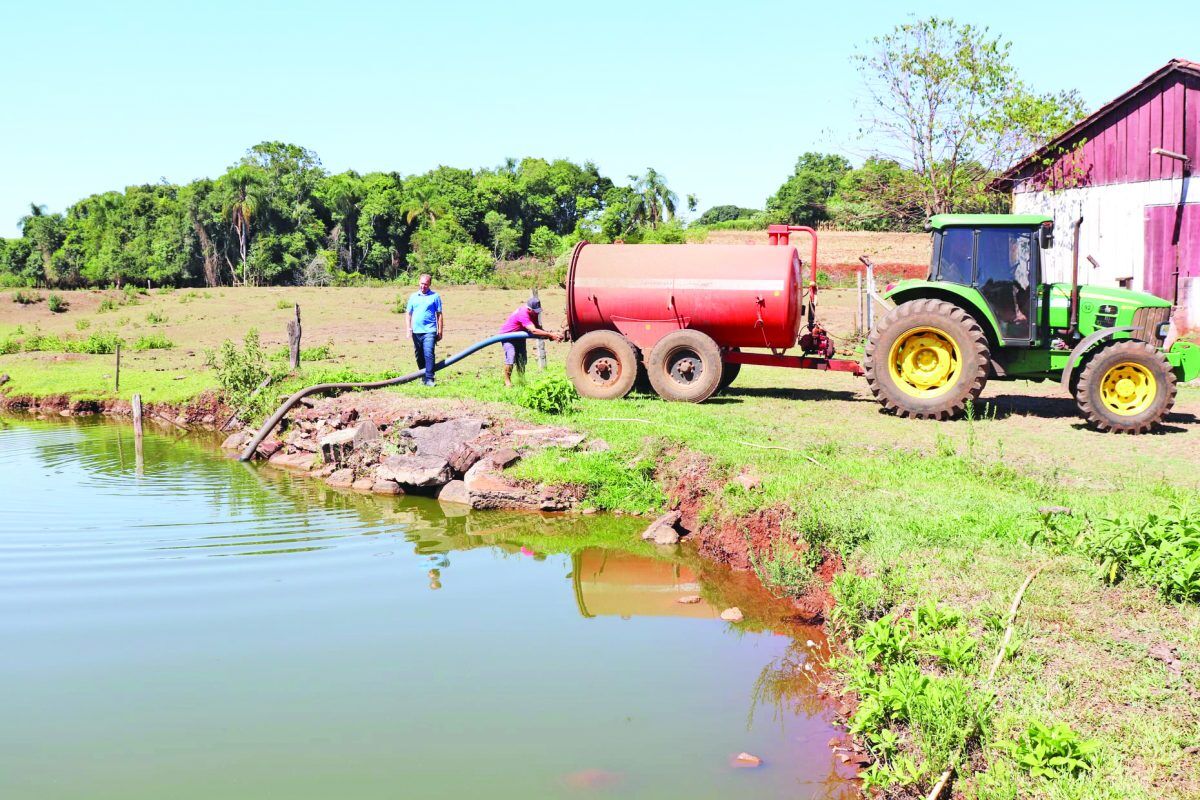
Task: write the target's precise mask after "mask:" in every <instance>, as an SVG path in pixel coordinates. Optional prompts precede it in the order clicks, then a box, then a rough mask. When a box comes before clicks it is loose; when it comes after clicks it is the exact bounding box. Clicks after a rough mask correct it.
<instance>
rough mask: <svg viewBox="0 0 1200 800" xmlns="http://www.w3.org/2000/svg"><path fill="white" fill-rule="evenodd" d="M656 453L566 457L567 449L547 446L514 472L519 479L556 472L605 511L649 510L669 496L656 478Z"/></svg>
mask: <svg viewBox="0 0 1200 800" xmlns="http://www.w3.org/2000/svg"><path fill="white" fill-rule="evenodd" d="M657 467H658V459H657V458H656V457H655V456H645V457H641V458H638V459H636V460H634V461H627V460H626V458H623V457H621V456H618V455H617V454H616V453H614V452H612V451H606V452H599V453H587V452H584V453H578V454H573V455H572V457H571V458H564V457H563V451H562V450H560V449H557V448H547V449H546V450H543V451H541V452H539V453H535V454H534V455H532V456H530V457H529V458H526V459H522V460H521V461H520V462H518V464H517V465H516V467H514V468H513V469H512V470H510V471H511V473H512V474H513V477H516V478H519V479H520V478H540V476H541V475H544V474H546V473H548V472H554V473H555V476H556V480H557V481H558V482H560V483H563V484H568V485H576V486H582V487H583V488H584V490H585V498H586V501H587V503H588V504H589V505H592V506H594V507H596V508H598V509H601V510H610V511H632V512H637V513H645V512H649V511H654V510H656V509H658V508H661V507H662V505H663V503H664V502H666V496H665V495H664V494H663V491H662V489H661V488H660V487H659V485H658V483H657V482H656V481H655V480H654V475H655V471H656V469H657Z"/></svg>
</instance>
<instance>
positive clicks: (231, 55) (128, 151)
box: [0, 0, 1200, 236]
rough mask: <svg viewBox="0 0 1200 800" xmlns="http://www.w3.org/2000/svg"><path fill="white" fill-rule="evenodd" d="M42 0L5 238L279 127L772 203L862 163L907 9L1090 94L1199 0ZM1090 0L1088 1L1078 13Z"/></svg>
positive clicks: (713, 200) (1170, 53) (285, 136)
mask: <svg viewBox="0 0 1200 800" xmlns="http://www.w3.org/2000/svg"><path fill="white" fill-rule="evenodd" d="M1130 8H1131V6H1130V5H1129V4H1128V3H1121V4H1118V3H1115V2H1106V1H1105V0H1098V2H1091V3H1088V4H1086V5H1081V4H1076V3H1046V2H1040V3H1032V2H1031V3H1024V2H1010V3H1006V4H995V5H989V6H987V7H983V6H981V5H975V4H966V3H961V2H960V3H948V2H934V3H911V4H906V5H901V4H897V3H887V2H875V0H865V1H864V0H853V1H851V2H838V3H826V2H822V3H802V2H792V3H782V2H742V3H731V2H725V3H709V2H704V1H703V0H700V1H699V2H691V3H681V2H625V1H624V0H613V1H610V2H605V3H588V4H582V3H568V2H557V3H550V2H513V3H510V4H502V3H464V2H439V3H422V4H413V5H412V6H409V5H408V4H404V3H385V2H380V3H373V2H353V0H343V1H342V2H340V3H328V2H325V3H307V2H295V3H278V2H270V3H267V2H262V3H252V2H248V0H243V1H242V2H223V1H220V0H210V2H198V3H183V2H179V3H167V2H157V3H133V2H126V3H122V2H111V3H97V2H88V3H76V2H50V1H49V0H47V2H43V3H38V4H34V3H22V4H19V5H9V6H7V8H6V9H5V10H4V13H3V19H4V28H5V35H4V37H3V46H0V75H3V77H4V84H5V85H4V113H3V115H0V236H12V235H15V234H16V233H17V220H18V219H19V218H20V217H21V216H22V215H23V214H24V213H26V211H27V209H28V204H29V202H30V201H36V202H38V203H44V204H46V205H47V206H49V208H50V209H51V210H55V211H60V210H64V209H65V208H66V206H68V205H69V204H71V203H72V202H74V201H75V200H77V199H79V198H81V197H84V196H86V195H88V194H91V193H94V192H101V191H106V190H109V189H121V188H123V187H125V186H126V185H130V184H136V183H149V182H155V181H158V180H160V179H162V178H165V179H167V180H169V181H174V182H186V181H189V180H192V179H194V178H197V177H201V176H205V175H207V176H216V175H218V174H220V173H221V172H222V171H223V170H224V169H225V168H226V167H227V166H229V165H230V164H231V163H233V162H234V161H236V160H237V159H238V158H239V157H240V156H241V155H242V154H243V152H244V151H245V149H246V148H247V147H249V146H250V145H252V144H255V143H256V142H259V141H262V140H266V139H281V140H284V141H289V142H295V143H297V144H301V145H304V146H305V147H308V148H310V149H313V150H315V151H316V152H317V153H318V154H319V155H320V157H321V159H322V161H323V163H324V164H325V166H326V167H327V168H329V169H330V170H332V171H340V170H344V169H350V168H353V169H356V170H359V171H360V172H366V171H370V170H397V171H399V172H402V173H404V174H409V173H413V172H422V171H424V170H426V169H429V168H430V167H434V166H436V165H438V164H450V165H454V166H463V167H468V166H469V167H478V166H494V165H496V164H498V163H500V162H501V161H503V159H504V158H505V157H507V156H514V157H520V156H524V155H538V156H543V157H546V158H554V157H566V158H571V159H574V160H580V161H582V160H585V159H590V160H592V161H595V162H596V163H597V164H598V165H599V167H600V169H601V171H602V172H603V173H605V174H607V175H609V176H611V177H613V178H615V179H624V177H625V176H626V175H628V174H629V173H632V172H640V171H642V170H644V169H645V167H647V166H653V167H655V168H656V169H658V170H659V171H660V172H662V173H664V174H665V175H666V176H667V179H668V180H669V182H670V184H671V186H672V187H673V188H674V189H675V190H676V191H677V192H678V193H679V194H680V195H681V196H682V195H684V194H687V193H695V194H696V195H698V197H699V199H700V207H701V209H703V208H707V207H708V206H710V205H715V204H719V203H736V204H739V205H746V206H761V204H762V203H763V200H764V198H765V197H766V196H767V195H769V194H771V193H772V192H773V191H774V190H775V189H776V188H777V187H778V185H779V184H780V183H781V182H782V181H783V179H784V178H785V177H786V175H787V174H789V173H790V171H791V168H792V165H793V164H794V162H795V160H796V157H797V156H798V155H799V154H800V153H802V152H804V151H806V150H824V151H831V152H841V153H844V154H845V155H847V156H849V157H851V158H852V160H859V159H860V158H861V156H862V155H864V154H865V153H866V152H868V151H869V150H870V143H869V141H868V142H864V141H861V140H860V139H859V138H858V129H859V118H860V116H861V115H862V108H861V103H862V99H863V92H862V88H861V79H860V77H859V75H858V73H857V72H856V71H855V69H854V66H853V64H852V62H851V57H852V55H853V53H854V52H855V51H856V49H860V50H861V48H863V47H865V46H866V45H867V43H868V41H869V39H870V37H871V36H874V35H877V34H881V33H884V32H886V31H887V30H889V29H890V28H891V27H892V26H893V25H895V24H897V23H900V22H903V21H904V20H905V19H906V18H907V17H908V15H909V14H917V15H921V16H924V15H927V14H931V13H937V14H942V15H950V16H955V17H956V18H957V19H959V20H960V21H968V22H972V23H975V24H979V25H987V26H989V27H990V28H991V29H992V31H993V32H996V33H1000V34H1003V35H1004V36H1005V37H1007V38H1008V39H1010V40H1011V41H1012V42H1013V54H1012V55H1013V62H1014V64H1015V66H1016V67H1017V69H1018V70H1019V72H1020V74H1021V76H1022V77H1023V78H1024V79H1025V80H1026V81H1028V82H1029V83H1031V84H1032V85H1033V86H1034V87H1035V88H1036V89H1039V90H1047V91H1048V90H1057V89H1064V88H1075V89H1078V90H1079V91H1080V92H1081V93H1082V94H1083V96H1084V98H1085V99H1086V101H1087V102H1088V104H1089V106H1090V107H1092V108H1095V107H1096V106H1098V105H1100V104H1102V103H1104V102H1106V101H1108V100H1110V99H1111V98H1112V97H1114V96H1116V95H1117V94H1119V93H1121V92H1123V91H1124V90H1125V89H1127V88H1129V87H1130V86H1132V85H1133V84H1134V83H1136V82H1137V81H1139V80H1141V78H1143V77H1144V76H1145V75H1146V74H1148V73H1149V72H1151V71H1153V70H1154V69H1155V68H1157V67H1159V66H1161V65H1162V64H1164V63H1166V61H1167V60H1168V59H1170V58H1173V57H1184V58H1191V59H1193V60H1200V42H1198V41H1197V39H1196V34H1195V31H1196V30H1197V23H1200V4H1196V3H1194V2H1193V3H1184V2H1181V3H1175V4H1172V3H1158V4H1155V5H1154V6H1153V7H1151V6H1145V7H1144V11H1145V13H1130ZM1081 9H1086V10H1081Z"/></svg>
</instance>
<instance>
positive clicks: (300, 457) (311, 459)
mask: <svg viewBox="0 0 1200 800" xmlns="http://www.w3.org/2000/svg"><path fill="white" fill-rule="evenodd" d="M316 461H317V456H316V454H315V453H285V452H283V451H280V452H278V453H276V454H275V455H273V456H271V457H270V458H269V459H268V460H267V463H268V464H271V465H272V466H275V467H282V468H284V469H294V470H303V471H305V472H307V471H308V470H310V469H312V466H313V464H315V463H316Z"/></svg>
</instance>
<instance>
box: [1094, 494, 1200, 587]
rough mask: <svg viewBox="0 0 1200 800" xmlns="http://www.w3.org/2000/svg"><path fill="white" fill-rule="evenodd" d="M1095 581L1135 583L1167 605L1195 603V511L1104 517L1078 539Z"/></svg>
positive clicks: (1199, 580) (1198, 530)
mask: <svg viewBox="0 0 1200 800" xmlns="http://www.w3.org/2000/svg"><path fill="white" fill-rule="evenodd" d="M1083 550H1084V552H1085V553H1086V554H1087V555H1088V556H1090V557H1091V558H1093V559H1094V560H1095V561H1097V562H1098V563H1099V570H1098V572H1099V577H1100V578H1101V579H1102V580H1104V581H1105V582H1106V583H1110V584H1115V583H1119V582H1120V581H1122V580H1124V579H1125V578H1127V577H1135V578H1137V579H1139V580H1141V581H1144V582H1145V583H1147V584H1149V585H1150V586H1153V587H1155V588H1156V589H1158V591H1159V592H1160V593H1161V594H1162V596H1163V597H1164V598H1166V599H1167V600H1174V601H1188V602H1193V603H1194V602H1197V601H1200V508H1184V507H1182V506H1179V505H1174V506H1172V507H1171V509H1170V511H1168V512H1167V513H1165V514H1161V515H1160V514H1149V515H1147V516H1145V517H1141V516H1131V517H1125V516H1118V517H1105V518H1101V519H1100V520H1098V521H1097V522H1096V524H1095V527H1094V529H1093V530H1092V531H1091V532H1089V533H1088V534H1086V535H1085V537H1084V539H1083Z"/></svg>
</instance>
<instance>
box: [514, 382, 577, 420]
mask: <svg viewBox="0 0 1200 800" xmlns="http://www.w3.org/2000/svg"><path fill="white" fill-rule="evenodd" d="M578 400H579V393H578V392H576V391H575V384H573V383H571V381H570V380H569V379H568V378H566V377H564V376H562V375H547V376H546V377H544V378H539V379H538V380H536V381H534V382H533V383H530V384H529V385H527V386H526V387H525V388H524V389H522V390H521V393H520V394H519V395H518V396H517V404H518V405H520V406H522V407H524V408H528V409H529V410H531V411H537V412H538V413H540V414H569V413H571V412H573V411H574V410H575V405H576V403H577V402H578Z"/></svg>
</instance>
